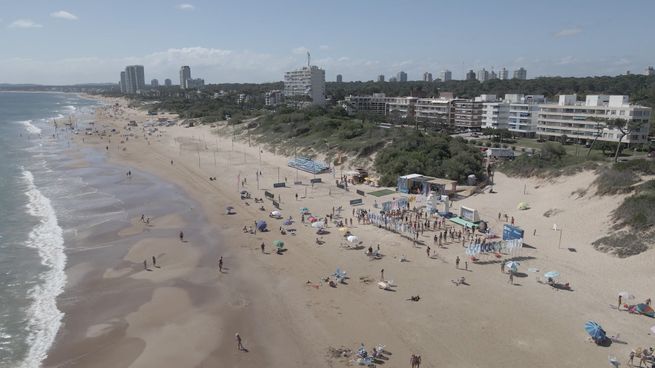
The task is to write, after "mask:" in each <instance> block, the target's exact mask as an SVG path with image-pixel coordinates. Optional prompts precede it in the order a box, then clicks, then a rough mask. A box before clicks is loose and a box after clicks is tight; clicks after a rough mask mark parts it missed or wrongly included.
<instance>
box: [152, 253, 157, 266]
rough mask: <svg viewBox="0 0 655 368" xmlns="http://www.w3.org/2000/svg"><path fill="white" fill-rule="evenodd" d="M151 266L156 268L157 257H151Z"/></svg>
mask: <svg viewBox="0 0 655 368" xmlns="http://www.w3.org/2000/svg"><path fill="white" fill-rule="evenodd" d="M152 265H153V267H157V257H155V256H152Z"/></svg>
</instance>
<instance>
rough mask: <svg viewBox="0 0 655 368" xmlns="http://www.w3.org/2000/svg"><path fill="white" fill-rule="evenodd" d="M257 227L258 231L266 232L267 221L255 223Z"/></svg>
mask: <svg viewBox="0 0 655 368" xmlns="http://www.w3.org/2000/svg"><path fill="white" fill-rule="evenodd" d="M255 225H256V226H257V230H259V231H264V230H266V226H267V225H266V221H264V220H259V221H257V222H256V223H255Z"/></svg>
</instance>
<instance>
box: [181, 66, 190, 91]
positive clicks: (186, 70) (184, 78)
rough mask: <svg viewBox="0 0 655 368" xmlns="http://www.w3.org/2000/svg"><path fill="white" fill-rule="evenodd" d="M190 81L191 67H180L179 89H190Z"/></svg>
mask: <svg viewBox="0 0 655 368" xmlns="http://www.w3.org/2000/svg"><path fill="white" fill-rule="evenodd" d="M190 79H191V67H190V66H188V65H184V66H182V67H180V88H182V89H188V88H191V87H189V80H190Z"/></svg>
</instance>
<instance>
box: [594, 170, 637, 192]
mask: <svg viewBox="0 0 655 368" xmlns="http://www.w3.org/2000/svg"><path fill="white" fill-rule="evenodd" d="M597 174H598V176H597V177H596V179H595V180H594V182H593V184H594V185H595V186H596V194H598V195H601V196H603V195H614V194H623V193H629V192H631V191H632V190H633V189H634V188H633V185H634V184H636V183H638V182H639V178H638V177H637V175H635V174H634V173H633V172H632V171H619V170H616V169H614V168H609V167H603V168H601V169H600V170H599V171H598V172H597Z"/></svg>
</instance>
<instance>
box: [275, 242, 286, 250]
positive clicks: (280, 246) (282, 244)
mask: <svg viewBox="0 0 655 368" xmlns="http://www.w3.org/2000/svg"><path fill="white" fill-rule="evenodd" d="M273 246H274V247H276V248H278V249H282V248H284V242H283V241H282V240H274V241H273Z"/></svg>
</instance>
